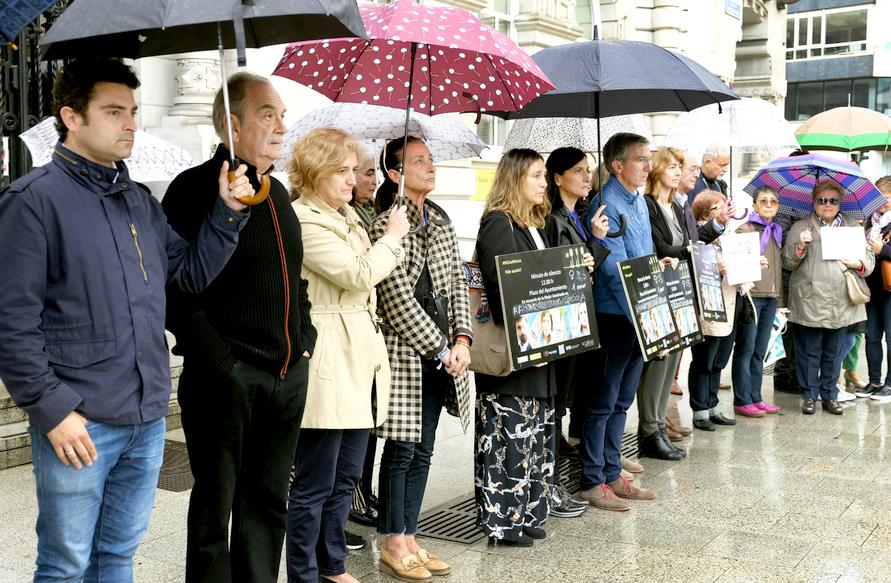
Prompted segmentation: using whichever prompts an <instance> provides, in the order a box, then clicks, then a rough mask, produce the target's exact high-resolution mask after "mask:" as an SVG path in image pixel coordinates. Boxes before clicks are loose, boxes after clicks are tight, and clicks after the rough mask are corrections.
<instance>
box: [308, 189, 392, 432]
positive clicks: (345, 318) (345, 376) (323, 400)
mask: <svg viewBox="0 0 891 583" xmlns="http://www.w3.org/2000/svg"><path fill="white" fill-rule="evenodd" d="M293 206H294V210H295V212H296V213H297V217H298V218H299V219H300V224H301V227H302V231H303V270H302V276H303V277H304V278H305V279H306V281H307V282H308V283H309V286H308V293H309V300H310V302H311V303H312V309H311V310H310V315H311V316H312V322H313V325H314V326H315V327H316V330H317V331H318V339H317V340H316V346H315V352H313V354H312V358H310V360H309V383H308V387H307V394H306V408H305V410H304V413H303V422H302V423H301V425H300V426H301V427H302V428H311V429H362V428H366V427H367V428H372V427H377V426H379V425H380V424H382V423H383V422H384V420H385V419H386V418H387V407H388V401H389V397H390V364H389V359H388V356H387V348H386V345H385V344H384V336H383V334H382V333H381V331H380V326H379V319H378V317H377V299H376V296H375V291H374V288H375V286H376V285H377V284H378V282H380V281H381V280H382V279H384V278H385V277H387V276H388V275H389V274H390V272H391V271H393V269H394V268H395V267H396V265H397V264H399V262H400V261H401V260H402V257H404V252H403V249H402V247H401V246H400V243H399V240H398V239H396V238H395V237H392V236H390V235H384V236H383V237H381V238H380V239H379V240H378V241H377V242H376V243H375V244H374V245H373V246H372V245H371V243H370V241H369V239H368V235H367V234H366V232H365V229H364V228H363V226H362V222H361V220H360V219H359V216H358V215H357V214H356V212H355V211H354V210H353V209H352V208H351V207H350V206H348V205H347V206H344V207H343V208H344V209H345V215H346V216H344V215H341V214H340V213H339V212H338V211H336V210H334V209H332V208H331V207H330V206H328V205H327V204H326V203H324V202H322V201H321V200H319V199H318V198H316V197H314V196H312V195H304V196H302V197H301V198H299V199H297V200H296V201H295V202H294V203H293ZM374 382H376V388H375V396H376V401H375V402H374V403H373V402H372V397H373V395H372V390H371V387H372V383H374Z"/></svg>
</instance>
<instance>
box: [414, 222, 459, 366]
mask: <svg viewBox="0 0 891 583" xmlns="http://www.w3.org/2000/svg"><path fill="white" fill-rule="evenodd" d="M403 208H404V207H403ZM444 364H445V369H446V372H447V373H449V374H450V375H452V376H453V377H457V376H460V375H462V374H464V373H465V372H467V367H468V366H470V349H469V348H467V346H466V345H465V344H463V343H461V342H456V343H455V345H454V346H452V349H451V350H450V351H449V357H448V359H447V360H446V361H445V363H444Z"/></svg>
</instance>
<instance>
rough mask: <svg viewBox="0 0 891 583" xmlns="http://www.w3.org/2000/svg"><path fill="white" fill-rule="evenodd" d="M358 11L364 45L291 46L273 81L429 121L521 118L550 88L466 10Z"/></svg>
mask: <svg viewBox="0 0 891 583" xmlns="http://www.w3.org/2000/svg"><path fill="white" fill-rule="evenodd" d="M359 12H360V14H361V15H362V21H363V23H364V24H365V30H366V32H367V33H368V38H367V39H356V38H339V39H328V40H321V41H308V42H298V43H292V44H290V45H288V47H287V48H286V49H285V52H284V56H283V57H282V59H281V62H279V64H278V66H277V67H276V69H275V71H274V72H273V74H274V75H280V76H282V77H287V78H288V79H292V80H294V81H297V82H298V83H301V84H303V85H306V86H307V87H310V88H311V89H314V90H315V91H318V92H319V93H322V94H323V95H325V96H327V97H329V98H331V99H332V100H334V101H341V102H349V103H367V104H371V105H386V106H389V107H397V108H400V109H405V108H407V107H409V106H411V107H413V108H414V109H415V111H417V112H420V113H426V114H428V115H434V114H439V113H449V112H476V113H485V112H489V111H498V112H507V111H517V110H519V109H520V108H522V107H523V106H524V105H525V104H526V103H527V102H529V101H531V100H532V99H534V98H535V97H537V96H539V95H541V94H543V93H545V92H547V91H549V90H550V89H552V88H553V85H552V84H551V82H550V81H549V80H548V78H547V77H546V76H545V74H544V73H543V72H542V71H541V69H540V68H539V67H538V65H536V64H535V62H534V61H533V60H532V58H531V57H530V56H529V55H528V54H526V52H525V51H523V49H521V48H520V47H519V46H517V44H516V43H514V42H513V41H512V40H510V39H509V38H507V37H506V36H504V35H503V34H500V33H499V32H497V31H495V30H494V29H492V28H490V27H488V26H486V25H484V24H483V23H482V22H480V20H479V19H478V18H477V17H475V16H473V15H472V14H470V13H469V12H467V11H466V10H463V9H461V8H455V7H450V6H425V5H423V4H415V3H414V2H412V1H411V0H396V1H395V2H393V3H392V4H362V5H360V6H359ZM409 99H410V101H409Z"/></svg>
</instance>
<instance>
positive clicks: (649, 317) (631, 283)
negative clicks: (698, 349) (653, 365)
mask: <svg viewBox="0 0 891 583" xmlns="http://www.w3.org/2000/svg"><path fill="white" fill-rule="evenodd" d="M619 275H620V277H621V280H622V287H623V288H624V289H625V298H626V299H627V300H628V307H629V308H630V310H631V315H632V319H633V321H634V330H635V332H636V333H637V339H638V341H639V342H640V351H641V352H642V353H643V357H644V360H652V359H653V358H655V357H656V356H658V355H659V354H660V353H662V352H663V351H671V350H672V349H673V348H676V347H677V346H678V345H679V342H680V336H679V334H678V330H677V327H676V326H675V323H674V318H673V317H672V314H671V305H670V304H669V301H668V293H667V290H666V287H665V278H664V277H663V274H662V270H661V266H660V265H659V259H658V258H657V257H656V256H655V255H645V256H643V257H636V258H634V259H628V260H626V261H620V262H619Z"/></svg>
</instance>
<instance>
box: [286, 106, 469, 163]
mask: <svg viewBox="0 0 891 583" xmlns="http://www.w3.org/2000/svg"><path fill="white" fill-rule="evenodd" d="M322 127H335V128H340V129H342V130H346V131H348V132H350V133H351V134H352V135H353V136H355V137H356V138H357V139H359V140H360V141H362V142H364V143H365V145H366V146H367V147H369V149H370V150H371V153H372V154H375V155H376V154H377V153H378V152H377V151H375V150H379V149H380V147H381V145H377V146H376V147H372V144H371V142H373V141H377V140H395V139H396V138H401V137H402V136H403V134H404V132H405V110H404V109H395V108H392V107H383V106H379V105H364V104H361V103H334V104H333V105H329V106H328V107H323V108H321V109H317V110H315V111H312V112H310V113H308V114H306V115H305V116H303V117H302V118H300V119H299V120H297V121H296V122H294V124H293V125H292V126H291V129H290V130H288V134H287V135H286V136H285V149H284V151H285V157H283V158H280V159H279V160H277V161H276V162H275V169H276V170H279V171H281V170H284V168H285V164H286V163H287V161H288V160H289V159H290V158H291V149H292V148H293V146H294V144H295V143H296V142H297V141H299V140H300V138H302V137H303V136H305V135H306V134H308V133H309V132H310V131H311V130H314V129H315V128H322ZM408 134H409V135H410V136H416V137H418V138H423V139H424V140H425V141H426V142H427V146H428V147H429V148H430V152H431V153H432V154H433V159H434V160H436V161H439V162H442V161H446V160H460V159H461V158H472V157H476V156H479V155H480V153H481V152H482V151H483V150H485V149H486V148H487V146H486V144H484V143H483V142H482V140H480V139H479V137H478V136H477V135H476V133H474V132H473V130H471V129H470V127H468V125H467V124H466V123H464V122H462V121H461V120H460V119H458V118H455V117H451V116H447V115H439V116H435V117H430V116H428V115H424V114H421V113H418V112H415V111H412V113H411V117H410V118H409V122H408Z"/></svg>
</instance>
